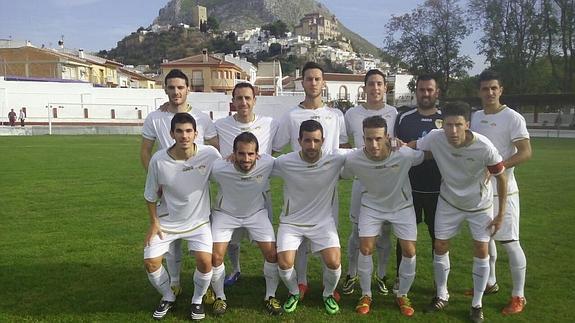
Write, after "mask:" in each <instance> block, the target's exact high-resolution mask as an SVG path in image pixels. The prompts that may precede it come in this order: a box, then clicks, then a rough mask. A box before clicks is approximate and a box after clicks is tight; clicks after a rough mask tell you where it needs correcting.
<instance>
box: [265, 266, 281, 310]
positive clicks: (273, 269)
mask: <svg viewBox="0 0 575 323" xmlns="http://www.w3.org/2000/svg"><path fill="white" fill-rule="evenodd" d="M264 277H265V279H266V297H265V298H264V300H267V299H269V298H270V296H273V297H275V296H276V290H277V289H278V285H279V283H280V277H279V272H278V263H277V262H274V263H272V262H267V261H265V262H264Z"/></svg>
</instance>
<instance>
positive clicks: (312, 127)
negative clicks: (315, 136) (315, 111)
mask: <svg viewBox="0 0 575 323" xmlns="http://www.w3.org/2000/svg"><path fill="white" fill-rule="evenodd" d="M316 130H319V131H320V132H321V137H322V138H323V127H322V126H321V123H319V122H317V121H315V120H306V121H304V122H302V123H301V125H300V126H299V139H301V138H303V132H304V131H305V132H314V131H316Z"/></svg>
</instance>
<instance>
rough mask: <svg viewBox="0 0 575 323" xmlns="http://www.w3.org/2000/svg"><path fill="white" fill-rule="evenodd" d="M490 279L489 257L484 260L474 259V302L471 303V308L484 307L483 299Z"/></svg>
mask: <svg viewBox="0 0 575 323" xmlns="http://www.w3.org/2000/svg"><path fill="white" fill-rule="evenodd" d="M488 279H489V257H487V258H483V259H481V258H477V257H473V300H472V301H471V306H473V307H481V306H482V304H481V299H482V298H483V292H484V291H485V287H486V286H487V280H488Z"/></svg>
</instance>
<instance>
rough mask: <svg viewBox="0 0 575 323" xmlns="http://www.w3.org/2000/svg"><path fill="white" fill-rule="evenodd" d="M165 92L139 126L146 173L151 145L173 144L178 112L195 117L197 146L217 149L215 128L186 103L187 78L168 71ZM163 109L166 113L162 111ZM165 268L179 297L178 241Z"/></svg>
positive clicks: (160, 208)
mask: <svg viewBox="0 0 575 323" xmlns="http://www.w3.org/2000/svg"><path fill="white" fill-rule="evenodd" d="M164 91H165V92H166V95H167V96H168V102H167V103H165V104H164V105H163V106H162V108H161V109H158V110H156V111H153V112H151V113H150V114H148V116H147V117H146V120H145V121H144V126H143V127H142V144H141V147H140V160H141V162H142V166H144V169H145V170H146V171H147V170H148V164H149V163H150V158H151V157H152V152H153V150H154V143H155V142H156V141H157V142H158V145H159V149H167V148H169V147H170V146H172V145H173V144H174V139H172V137H171V136H170V123H171V120H172V118H173V117H174V115H175V114H176V113H178V112H187V113H189V114H190V115H191V116H193V117H194V119H195V120H196V122H197V123H196V124H197V135H196V136H195V143H196V144H204V143H205V144H209V145H212V146H214V147H216V148H217V147H218V137H217V133H216V128H215V127H214V124H213V123H212V120H211V119H210V117H209V116H208V115H207V114H205V113H203V112H201V111H195V110H192V107H191V106H190V105H189V104H188V102H187V100H188V91H189V80H188V76H187V75H186V74H184V73H183V72H182V71H181V70H178V69H174V70H171V71H170V72H169V73H168V74H167V75H166V78H165V79H164ZM164 110H165V111H164ZM164 204H165V202H164V201H163V200H160V204H159V206H158V213H159V214H160V215H163V214H166V213H167V209H166V207H165V205H164ZM165 258H166V266H167V267H168V273H169V274H170V286H172V289H173V290H174V292H175V293H176V295H179V294H180V293H181V292H182V288H181V287H180V270H181V268H180V267H181V261H182V248H181V245H180V241H176V242H174V243H173V244H172V245H171V249H170V252H169V253H167V254H166V256H165Z"/></svg>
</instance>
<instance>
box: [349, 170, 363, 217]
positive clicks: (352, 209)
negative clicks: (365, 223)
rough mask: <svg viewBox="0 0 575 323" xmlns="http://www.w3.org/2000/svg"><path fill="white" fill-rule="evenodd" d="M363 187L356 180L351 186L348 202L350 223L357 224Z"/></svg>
mask: <svg viewBox="0 0 575 323" xmlns="http://www.w3.org/2000/svg"><path fill="white" fill-rule="evenodd" d="M364 189H365V188H364V187H363V185H361V182H360V181H358V180H357V179H354V180H353V183H352V185H351V198H350V200H349V219H350V221H351V222H352V223H358V222H357V221H358V219H359V212H360V211H361V195H362V192H363V191H364Z"/></svg>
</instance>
